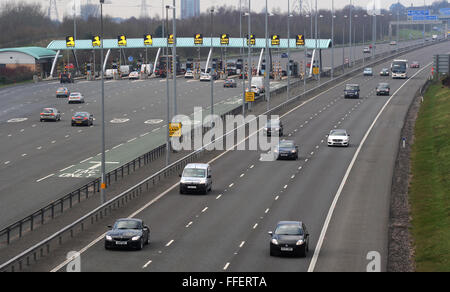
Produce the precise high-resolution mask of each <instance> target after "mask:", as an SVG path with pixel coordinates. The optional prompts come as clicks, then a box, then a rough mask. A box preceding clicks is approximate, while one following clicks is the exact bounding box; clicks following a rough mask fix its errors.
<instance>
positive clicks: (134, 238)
mask: <svg viewBox="0 0 450 292" xmlns="http://www.w3.org/2000/svg"><path fill="white" fill-rule="evenodd" d="M140 238H141V236H140V235H137V236H135V237H133V238H131V240H132V241H136V240H139V239H140Z"/></svg>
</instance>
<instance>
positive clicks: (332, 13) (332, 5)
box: [331, 0, 336, 80]
mask: <svg viewBox="0 0 450 292" xmlns="http://www.w3.org/2000/svg"><path fill="white" fill-rule="evenodd" d="M335 18H336V15H334V0H332V1H331V80H333V79H334V19H335Z"/></svg>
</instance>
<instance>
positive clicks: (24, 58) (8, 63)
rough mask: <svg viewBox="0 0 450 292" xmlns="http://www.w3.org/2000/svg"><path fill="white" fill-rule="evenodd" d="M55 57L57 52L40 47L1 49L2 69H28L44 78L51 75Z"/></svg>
mask: <svg viewBox="0 0 450 292" xmlns="http://www.w3.org/2000/svg"><path fill="white" fill-rule="evenodd" d="M55 56H56V52H55V51H53V50H49V49H46V48H39V47H23V48H9V49H0V68H11V69H14V68H17V67H26V68H28V70H30V71H32V72H34V73H36V74H38V75H42V76H44V75H46V74H47V75H48V74H49V73H50V69H51V66H52V61H53V59H55Z"/></svg>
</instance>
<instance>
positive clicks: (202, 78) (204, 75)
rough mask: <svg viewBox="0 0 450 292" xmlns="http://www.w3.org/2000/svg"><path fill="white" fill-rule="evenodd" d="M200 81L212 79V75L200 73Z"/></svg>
mask: <svg viewBox="0 0 450 292" xmlns="http://www.w3.org/2000/svg"><path fill="white" fill-rule="evenodd" d="M200 81H212V76H211V75H210V74H208V73H202V74H201V75H200Z"/></svg>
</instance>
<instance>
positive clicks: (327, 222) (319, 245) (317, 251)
mask: <svg viewBox="0 0 450 292" xmlns="http://www.w3.org/2000/svg"><path fill="white" fill-rule="evenodd" d="M431 64H432V63H430V64H428V65H427V66H425V67H424V68H422V69H421V70H420V71H418V72H417V73H416V74H414V75H413V76H412V77H411V78H409V79H408V80H406V81H405V83H403V84H402V86H400V88H399V89H398V90H397V91H396V92H395V93H394V94H393V95H391V97H390V98H389V99H388V100H387V101H386V103H385V104H384V106H383V107H382V108H381V109H380V111H379V112H378V114H377V116H376V117H375V119H374V121H373V122H372V124H371V125H370V127H369V129H368V130H367V132H366V134H365V135H364V137H363V138H362V140H361V143H360V144H359V147H358V149H357V150H356V152H355V154H354V155H353V159H352V161H351V162H350V165H349V166H348V168H347V171H346V172H345V175H344V177H343V179H342V181H341V184H340V185H339V188H338V190H337V192H336V195H335V197H334V199H333V202H332V203H331V206H330V209H329V210H328V214H327V217H326V219H325V222H324V224H323V228H322V231H321V233H320V237H319V240H318V241H317V245H316V248H315V250H314V255H313V257H312V259H311V262H310V264H309V268H308V272H314V269H315V267H316V263H317V260H318V258H319V254H320V250H321V248H322V244H323V241H324V239H325V236H326V233H327V230H328V226H329V225H330V222H331V217H332V216H333V213H334V209H335V208H336V205H337V202H338V200H339V197H340V196H341V193H342V190H343V189H344V186H345V184H346V183H347V179H348V177H349V176H350V172H351V170H352V169H353V165H354V164H355V161H356V159H357V158H358V155H359V152H360V151H361V149H362V147H363V146H364V143H365V142H366V140H367V137H369V134H370V133H371V132H372V129H373V127H374V126H375V124H376V122H377V121H378V119H379V118H380V116H381V114H382V113H383V112H384V110H385V108H386V107H387V106H388V105H389V103H390V102H391V100H392V99H393V98H394V96H396V95H397V93H398V92H399V91H400V90H401V89H402V88H403V87H404V86H405V85H406V84H407V83H408V82H409V81H410V80H413V79H414V77H416V76H417V75H418V74H419V73H420V72H422V71H423V70H424V69H425V68H427V67H428V66H430V65H431Z"/></svg>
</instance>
